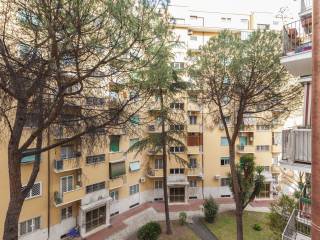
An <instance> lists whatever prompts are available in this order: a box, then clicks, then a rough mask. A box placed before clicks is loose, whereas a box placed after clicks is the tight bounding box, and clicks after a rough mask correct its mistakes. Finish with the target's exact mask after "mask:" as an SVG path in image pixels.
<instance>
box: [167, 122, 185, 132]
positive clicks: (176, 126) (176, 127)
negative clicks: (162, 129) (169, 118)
mask: <svg viewBox="0 0 320 240" xmlns="http://www.w3.org/2000/svg"><path fill="white" fill-rule="evenodd" d="M183 129H184V125H182V124H173V125H170V130H171V131H183Z"/></svg>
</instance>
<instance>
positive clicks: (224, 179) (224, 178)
mask: <svg viewBox="0 0 320 240" xmlns="http://www.w3.org/2000/svg"><path fill="white" fill-rule="evenodd" d="M226 179H229V178H228V177H222V178H220V186H221V187H227V186H229V183H228V184H224V185H222V181H224V183H226V182H225V181H226ZM229 181H230V179H229Z"/></svg>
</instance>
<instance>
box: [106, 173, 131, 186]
mask: <svg viewBox="0 0 320 240" xmlns="http://www.w3.org/2000/svg"><path fill="white" fill-rule="evenodd" d="M126 183H127V177H126V175H123V176H120V177H117V178H113V179H109V180H108V189H109V190H112V189H115V188H120V187H122V186H123V185H124V184H126Z"/></svg>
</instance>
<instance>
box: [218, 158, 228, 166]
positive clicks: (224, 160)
mask: <svg viewBox="0 0 320 240" xmlns="http://www.w3.org/2000/svg"><path fill="white" fill-rule="evenodd" d="M229 164H230V158H229V157H221V158H220V165H221V166H224V165H229Z"/></svg>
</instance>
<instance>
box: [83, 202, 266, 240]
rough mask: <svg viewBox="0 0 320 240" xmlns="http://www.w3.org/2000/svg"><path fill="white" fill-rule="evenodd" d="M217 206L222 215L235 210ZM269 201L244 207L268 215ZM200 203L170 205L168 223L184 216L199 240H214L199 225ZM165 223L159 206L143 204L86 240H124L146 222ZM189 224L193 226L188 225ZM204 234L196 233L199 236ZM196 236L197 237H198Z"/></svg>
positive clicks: (228, 204) (231, 206)
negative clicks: (181, 215)
mask: <svg viewBox="0 0 320 240" xmlns="http://www.w3.org/2000/svg"><path fill="white" fill-rule="evenodd" d="M215 200H216V201H217V203H218V204H219V212H225V211H230V210H234V209H235V204H234V201H233V199H232V198H218V199H215ZM270 202H271V201H269V200H266V201H255V202H253V203H251V204H249V205H248V207H247V208H246V210H248V211H256V212H268V211H269V208H268V207H269V205H270ZM202 204H203V200H200V199H196V200H189V202H188V204H177V205H170V206H169V210H170V219H171V220H177V219H179V213H180V212H182V211H183V212H186V213H187V216H188V222H191V223H190V224H189V226H190V228H191V229H193V231H194V232H195V233H196V234H197V235H198V236H199V237H200V238H201V239H203V240H215V238H214V236H213V235H212V234H211V235H210V234H209V233H208V231H207V230H204V229H202V227H201V226H197V225H199V222H198V221H199V217H201V216H203V210H202ZM164 219H165V214H164V204H163V202H148V203H143V204H141V205H139V206H137V207H135V208H132V209H130V210H128V211H126V212H124V213H121V214H119V215H116V216H114V217H112V218H111V226H109V227H107V228H105V229H102V230H101V231H99V232H97V233H95V234H93V235H91V236H89V237H87V238H86V240H125V239H127V238H128V237H130V236H131V235H132V234H134V233H135V232H136V231H137V230H138V228H140V227H141V226H142V225H144V224H146V223H148V222H150V221H163V220H164ZM192 222H193V223H192ZM201 231H202V232H203V231H204V233H200V232H201ZM199 234H200V235H199Z"/></svg>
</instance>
